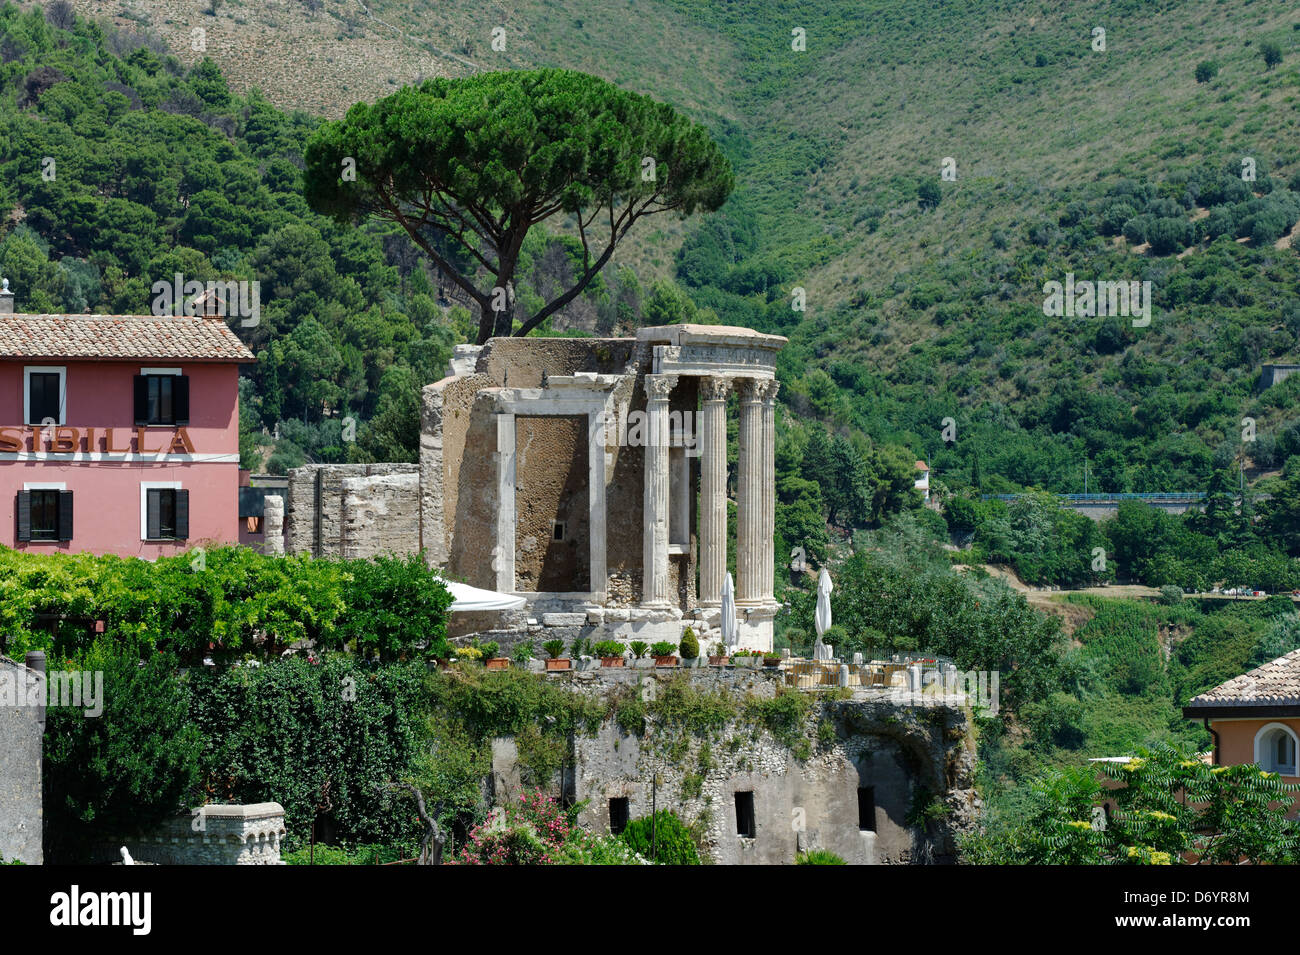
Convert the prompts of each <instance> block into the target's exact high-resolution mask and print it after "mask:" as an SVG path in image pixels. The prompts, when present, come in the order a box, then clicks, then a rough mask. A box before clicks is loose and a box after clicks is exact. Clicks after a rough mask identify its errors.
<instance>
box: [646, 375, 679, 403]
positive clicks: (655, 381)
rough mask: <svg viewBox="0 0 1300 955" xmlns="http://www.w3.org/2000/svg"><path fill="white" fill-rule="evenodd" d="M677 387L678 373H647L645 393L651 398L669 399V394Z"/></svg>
mask: <svg viewBox="0 0 1300 955" xmlns="http://www.w3.org/2000/svg"><path fill="white" fill-rule="evenodd" d="M676 387H677V376H676V375H646V376H645V393H646V397H647V398H649V399H650V400H652V401H654V400H658V401H667V400H668V395H669V394H671V393H672V390H673V389H674V388H676Z"/></svg>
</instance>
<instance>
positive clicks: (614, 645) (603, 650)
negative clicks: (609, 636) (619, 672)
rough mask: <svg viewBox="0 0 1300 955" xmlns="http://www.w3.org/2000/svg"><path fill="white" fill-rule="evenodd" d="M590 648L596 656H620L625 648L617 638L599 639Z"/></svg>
mask: <svg viewBox="0 0 1300 955" xmlns="http://www.w3.org/2000/svg"><path fill="white" fill-rule="evenodd" d="M592 649H593V650H594V651H595V653H596V656H598V657H621V656H622V655H623V651H624V650H626V649H627V648H626V647H625V646H623V644H622V643H620V642H619V641H617V640H601V641H600V642H599V643H597V644H596V645H595V646H594V647H592Z"/></svg>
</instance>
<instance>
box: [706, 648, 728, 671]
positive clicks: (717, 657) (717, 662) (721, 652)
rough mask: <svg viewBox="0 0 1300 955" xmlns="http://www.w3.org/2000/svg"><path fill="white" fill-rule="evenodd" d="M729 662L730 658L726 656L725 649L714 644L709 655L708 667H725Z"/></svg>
mask: <svg viewBox="0 0 1300 955" xmlns="http://www.w3.org/2000/svg"><path fill="white" fill-rule="evenodd" d="M730 662H731V658H730V657H728V656H727V648H726V647H724V646H723V645H722V644H721V643H715V644H714V645H713V650H712V652H711V653H710V654H709V666H711V667H725V666H726V665H727V664H728V663H730Z"/></svg>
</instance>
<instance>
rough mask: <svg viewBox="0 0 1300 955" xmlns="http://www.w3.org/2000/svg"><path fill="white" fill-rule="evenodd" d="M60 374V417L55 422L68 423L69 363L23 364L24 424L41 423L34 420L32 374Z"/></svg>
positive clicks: (59, 423)
mask: <svg viewBox="0 0 1300 955" xmlns="http://www.w3.org/2000/svg"><path fill="white" fill-rule="evenodd" d="M33 374H37V375H54V374H57V375H58V376H59V418H58V420H57V421H55V422H54V423H55V424H56V425H62V424H67V423H68V367H67V365H24V366H23V424H41V423H42V422H40V421H33V420H32V375H33Z"/></svg>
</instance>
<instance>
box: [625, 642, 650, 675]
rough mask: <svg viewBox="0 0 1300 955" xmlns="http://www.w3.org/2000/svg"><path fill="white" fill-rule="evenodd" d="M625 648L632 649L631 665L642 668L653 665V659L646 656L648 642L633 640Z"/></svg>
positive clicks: (648, 647) (648, 649) (648, 646)
mask: <svg viewBox="0 0 1300 955" xmlns="http://www.w3.org/2000/svg"><path fill="white" fill-rule="evenodd" d="M627 648H628V649H629V650H631V651H632V666H634V667H640V668H642V669H644V668H647V667H652V666H654V665H655V664H654V661H653V660H650V659H648V658H647V657H646V654H647V653H648V652H649V651H650V644H648V643H646V642H645V641H644V640H633V641H632V642H631V643H629V644H628V645H627Z"/></svg>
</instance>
